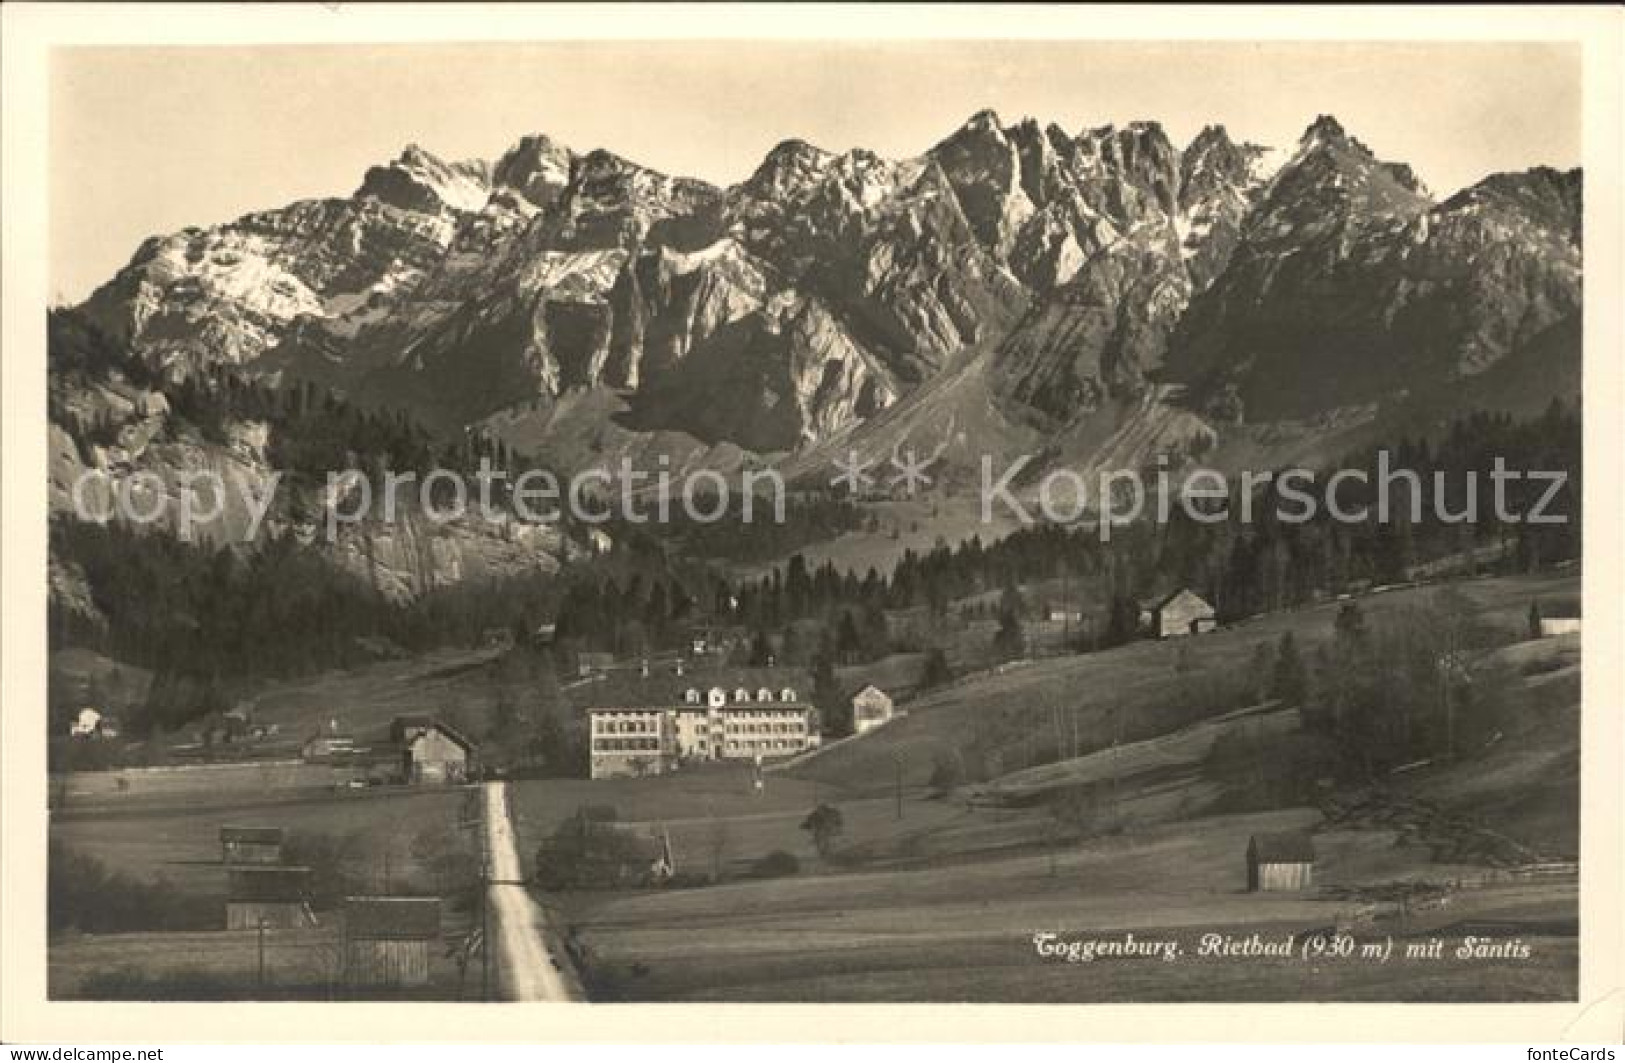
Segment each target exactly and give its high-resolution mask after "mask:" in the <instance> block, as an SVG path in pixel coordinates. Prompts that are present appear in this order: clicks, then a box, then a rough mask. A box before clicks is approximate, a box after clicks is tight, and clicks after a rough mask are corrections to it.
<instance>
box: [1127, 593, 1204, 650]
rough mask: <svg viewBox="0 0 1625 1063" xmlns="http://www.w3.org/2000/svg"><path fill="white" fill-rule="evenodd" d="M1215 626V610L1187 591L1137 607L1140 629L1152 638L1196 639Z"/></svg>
mask: <svg viewBox="0 0 1625 1063" xmlns="http://www.w3.org/2000/svg"><path fill="white" fill-rule="evenodd" d="M1217 626H1218V612H1217V610H1215V609H1214V608H1213V606H1212V605H1211V604H1210V603H1209V602H1208V601H1207V600H1206V599H1205V598H1203V597H1202V596H1201V595H1199V594H1197V593H1196V592H1195V591H1193V590H1191V589H1190V588H1189V587H1181V588H1179V589H1178V590H1176V591H1174V592H1173V593H1172V594H1168V595H1165V596H1163V597H1162V598H1158V599H1156V600H1154V601H1150V602H1142V603H1141V604H1140V629H1141V630H1142V631H1144V632H1145V633H1146V634H1148V635H1150V636H1151V637H1152V638H1158V639H1166V638H1173V637H1175V636H1178V635H1200V634H1202V633H1203V632H1205V631H1212V630H1213V629H1214V628H1215V627H1217Z"/></svg>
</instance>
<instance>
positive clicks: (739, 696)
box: [683, 687, 796, 705]
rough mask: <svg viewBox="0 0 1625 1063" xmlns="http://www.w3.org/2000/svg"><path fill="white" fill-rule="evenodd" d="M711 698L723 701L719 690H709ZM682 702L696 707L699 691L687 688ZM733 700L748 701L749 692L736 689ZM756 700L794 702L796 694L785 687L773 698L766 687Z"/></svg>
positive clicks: (698, 700) (758, 690)
mask: <svg viewBox="0 0 1625 1063" xmlns="http://www.w3.org/2000/svg"><path fill="white" fill-rule="evenodd" d="M711 697H712V699H713V700H717V701H721V700H722V699H723V693H722V691H721V689H719V688H715V687H713V688H712V690H711ZM683 700H684V701H686V702H688V703H689V704H690V705H698V704H699V703H700V701H701V694H700V692H699V690H697V689H695V688H694V687H689V688H688V692H687V693H686V694H684V695H683ZM733 700H734V701H735V702H743V701H750V700H751V696H750V691H748V690H746V689H745V688H744V687H739V688H737V689H736V690H735V691H734V694H733ZM756 700H757V701H785V702H790V701H795V700H796V692H795V690H794V689H792V688H791V687H785V688H784V689H783V690H780V691H779V694H778V697H776V698H775V697H774V696H773V691H772V690H770V689H768V688H767V687H760V688H758V689H757V691H756Z"/></svg>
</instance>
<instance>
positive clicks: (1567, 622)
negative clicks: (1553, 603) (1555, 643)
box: [1540, 616, 1580, 639]
mask: <svg viewBox="0 0 1625 1063" xmlns="http://www.w3.org/2000/svg"><path fill="white" fill-rule="evenodd" d="M1579 633H1580V618H1579V617H1577V616H1543V617H1541V618H1540V637H1541V638H1543V639H1549V638H1552V637H1553V636H1555V635H1578V634H1579Z"/></svg>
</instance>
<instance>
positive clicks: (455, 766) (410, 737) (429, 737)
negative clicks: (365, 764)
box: [389, 716, 474, 784]
mask: <svg viewBox="0 0 1625 1063" xmlns="http://www.w3.org/2000/svg"><path fill="white" fill-rule="evenodd" d="M389 737H390V741H391V742H393V743H394V744H395V746H396V747H397V748H398V749H399V750H400V767H401V775H402V777H403V778H404V779H405V780H406V781H407V782H410V783H415V784H421V783H460V782H462V781H464V780H465V779H467V778H468V775H469V764H470V762H471V761H472V760H473V758H474V743H473V742H470V741H469V740H468V739H467V738H464V737H463V736H462V735H461V734H459V733H458V732H457V731H456V730H455V729H453V728H452V727H449V726H447V725H446V724H444V723H441V722H440V721H439V720H436V719H434V718H433V717H430V716H397V717H396V718H395V720H394V722H393V723H391V724H390V729H389Z"/></svg>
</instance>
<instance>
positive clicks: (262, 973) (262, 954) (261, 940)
mask: <svg viewBox="0 0 1625 1063" xmlns="http://www.w3.org/2000/svg"><path fill="white" fill-rule="evenodd" d="M258 930H259V974H258V976H257V979H256V981H257V984H258V985H259V987H260V988H261V989H264V988H265V916H263V915H262V916H260V921H259V924H258Z"/></svg>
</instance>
